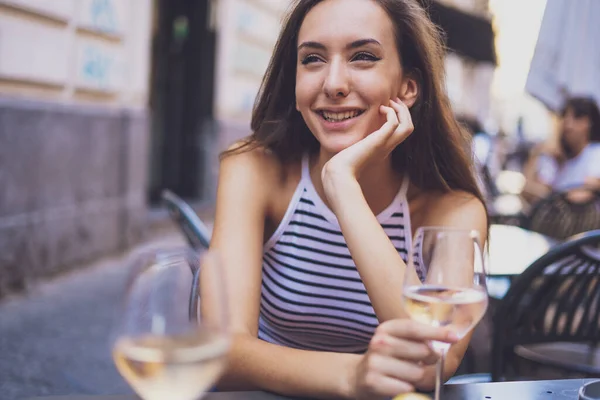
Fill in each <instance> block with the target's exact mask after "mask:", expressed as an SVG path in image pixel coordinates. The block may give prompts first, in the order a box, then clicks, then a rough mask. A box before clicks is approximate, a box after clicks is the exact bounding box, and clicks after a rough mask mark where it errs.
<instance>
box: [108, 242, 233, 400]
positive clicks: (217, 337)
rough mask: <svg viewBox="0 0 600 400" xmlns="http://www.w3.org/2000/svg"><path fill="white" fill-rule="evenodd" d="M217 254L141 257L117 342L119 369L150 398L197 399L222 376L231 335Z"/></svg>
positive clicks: (167, 252) (165, 252)
mask: <svg viewBox="0 0 600 400" xmlns="http://www.w3.org/2000/svg"><path fill="white" fill-rule="evenodd" d="M221 274H222V269H221V268H220V265H219V259H218V256H217V254H216V253H214V252H211V251H208V252H206V253H204V255H203V256H202V257H199V256H198V255H197V254H196V253H195V252H193V251H191V250H187V249H157V250H151V251H146V252H144V253H141V254H139V255H137V256H136V257H135V259H134V262H133V271H132V275H131V279H130V282H129V283H128V286H127V291H126V297H125V304H124V308H123V313H122V315H121V319H120V324H119V325H118V327H117V331H116V335H115V340H114V343H113V358H114V361H115V364H116V366H117V369H118V370H119V372H120V373H121V375H122V376H123V377H124V378H125V380H127V382H128V383H129V384H130V385H131V387H132V388H133V389H134V390H135V391H136V392H137V394H138V395H139V396H140V397H142V398H143V399H145V400H159V399H167V398H168V399H173V400H195V399H198V398H200V397H201V396H202V395H203V394H204V393H205V392H206V391H207V390H209V389H210V388H211V387H212V386H213V385H214V384H215V382H216V381H217V379H218V378H219V377H220V375H221V374H222V372H223V370H224V367H225V363H226V357H227V352H228V349H229V336H228V333H227V324H226V321H227V315H226V309H227V307H226V304H225V293H224V291H225V288H224V287H223V279H222V276H221Z"/></svg>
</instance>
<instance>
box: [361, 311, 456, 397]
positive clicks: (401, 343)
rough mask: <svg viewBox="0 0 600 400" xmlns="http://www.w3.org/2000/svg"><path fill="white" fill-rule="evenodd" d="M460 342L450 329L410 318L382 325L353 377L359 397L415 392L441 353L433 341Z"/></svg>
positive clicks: (389, 395)
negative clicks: (433, 347)
mask: <svg viewBox="0 0 600 400" xmlns="http://www.w3.org/2000/svg"><path fill="white" fill-rule="evenodd" d="M432 340H437V341H441V342H446V343H456V342H457V341H458V338H457V337H456V335H455V334H454V333H453V332H451V331H450V330H448V329H444V328H435V327H432V326H429V325H425V324H421V323H418V322H415V321H412V320H410V319H395V320H390V321H387V322H384V323H383V324H381V325H379V327H378V328H377V330H376V331H375V334H374V335H373V338H372V339H371V342H370V344H369V349H368V351H367V353H366V354H365V355H364V356H363V358H362V360H361V361H360V363H359V364H358V367H357V368H356V370H355V371H354V373H355V375H354V377H353V379H352V380H351V385H352V387H353V390H354V393H352V395H353V396H352V397H353V398H356V399H379V398H389V397H392V396H395V395H397V394H400V393H406V392H411V391H413V390H414V388H415V387H419V386H420V385H421V383H423V382H424V381H425V380H426V379H427V378H428V377H427V376H425V375H426V374H425V369H426V367H427V366H428V365H432V364H435V363H436V362H437V360H438V358H439V355H438V354H437V353H436V352H435V351H434V350H433V349H432V348H431V347H430V345H429V342H430V341H432Z"/></svg>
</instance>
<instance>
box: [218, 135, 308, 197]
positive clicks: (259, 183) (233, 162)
mask: <svg viewBox="0 0 600 400" xmlns="http://www.w3.org/2000/svg"><path fill="white" fill-rule="evenodd" d="M243 146H244V142H237V143H234V144H233V145H232V146H230V147H229V149H228V150H227V152H226V154H225V155H223V156H222V158H221V173H223V174H227V177H228V178H231V179H232V180H234V181H238V182H239V181H241V180H244V181H246V182H245V183H246V184H247V183H250V182H252V185H254V186H255V189H260V190H262V191H263V192H265V193H269V194H270V195H274V194H277V192H278V191H279V190H281V189H282V188H285V187H287V186H288V183H289V181H290V180H293V181H295V180H296V177H297V175H298V174H297V171H299V163H293V162H289V163H284V162H282V160H281V158H280V157H278V156H277V155H276V154H274V153H273V152H272V151H271V150H269V149H267V148H264V147H261V146H253V147H246V148H244V147H243ZM239 183H240V184H243V183H244V182H239Z"/></svg>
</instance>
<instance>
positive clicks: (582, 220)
mask: <svg viewBox="0 0 600 400" xmlns="http://www.w3.org/2000/svg"><path fill="white" fill-rule="evenodd" d="M573 189H576V188H573ZM591 194H592V196H591V198H590V199H589V200H586V201H584V202H581V203H575V202H573V201H571V200H569V198H568V190H567V191H561V192H553V193H551V194H549V195H548V196H547V197H545V198H543V199H542V200H540V201H538V202H537V203H535V204H534V205H533V207H532V209H531V210H530V212H529V213H528V215H527V216H526V217H525V218H524V219H523V223H522V227H523V228H525V229H529V230H531V231H535V232H539V233H542V234H544V235H546V236H550V237H553V238H555V239H560V240H563V239H566V238H568V237H571V236H573V235H576V234H579V233H582V232H587V231H591V230H594V229H600V191H596V192H591Z"/></svg>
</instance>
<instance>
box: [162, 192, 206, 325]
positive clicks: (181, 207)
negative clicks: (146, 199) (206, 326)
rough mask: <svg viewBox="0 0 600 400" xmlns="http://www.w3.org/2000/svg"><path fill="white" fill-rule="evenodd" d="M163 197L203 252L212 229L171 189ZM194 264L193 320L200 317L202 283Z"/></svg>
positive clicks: (172, 212)
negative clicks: (200, 285) (199, 302)
mask: <svg viewBox="0 0 600 400" xmlns="http://www.w3.org/2000/svg"><path fill="white" fill-rule="evenodd" d="M162 199H163V201H164V203H165V204H166V206H167V209H168V211H169V215H170V216H171V218H172V219H173V220H174V221H175V223H176V224H177V225H178V226H179V228H180V229H181V231H182V232H183V234H184V236H185V237H186V239H187V241H188V243H189V245H190V246H191V247H192V248H193V249H194V250H196V251H197V252H201V251H203V250H206V249H208V247H209V246H210V231H209V229H208V227H207V226H206V225H205V224H204V222H202V220H201V219H200V217H198V215H197V214H196V213H195V212H194V210H193V209H192V207H190V205H189V204H188V203H186V202H185V201H184V200H182V199H181V198H180V197H179V196H177V195H176V194H175V193H173V192H171V191H170V190H164V191H163V193H162ZM190 265H191V266H192V274H193V279H194V281H193V284H192V289H191V293H190V302H189V316H190V319H191V320H196V319H197V318H198V288H199V284H200V266H199V265H197V263H190Z"/></svg>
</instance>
